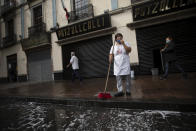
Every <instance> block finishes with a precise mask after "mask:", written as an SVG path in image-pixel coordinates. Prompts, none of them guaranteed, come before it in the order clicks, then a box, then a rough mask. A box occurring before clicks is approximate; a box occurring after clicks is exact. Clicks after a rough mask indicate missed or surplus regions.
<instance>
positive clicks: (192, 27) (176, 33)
mask: <svg viewBox="0 0 196 131" xmlns="http://www.w3.org/2000/svg"><path fill="white" fill-rule="evenodd" d="M132 12H133V13H132V15H133V22H131V23H129V24H128V27H129V28H130V29H131V30H135V31H136V39H137V47H138V56H139V66H138V67H137V69H138V72H139V73H140V74H150V69H151V68H159V70H161V69H162V63H161V54H160V48H163V46H164V43H165V38H166V37H167V36H168V35H170V36H172V37H173V39H174V41H175V43H176V44H175V48H176V55H177V57H178V62H179V64H180V65H182V67H183V68H184V70H185V71H187V72H195V71H196V53H195V49H196V44H195V43H196V24H195V23H196V1H195V0H159V1H158V0H157V1H156V0H132ZM169 71H170V72H177V70H176V69H174V68H171V69H170V70H169Z"/></svg>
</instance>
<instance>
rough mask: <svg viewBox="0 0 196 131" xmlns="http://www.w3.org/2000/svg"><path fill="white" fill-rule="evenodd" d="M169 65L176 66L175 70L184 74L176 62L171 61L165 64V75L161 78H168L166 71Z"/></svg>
mask: <svg viewBox="0 0 196 131" xmlns="http://www.w3.org/2000/svg"><path fill="white" fill-rule="evenodd" d="M169 64H174V65H175V66H176V68H177V69H178V70H179V71H180V72H181V73H182V74H184V73H185V72H184V70H183V69H182V67H181V66H180V65H179V64H178V62H177V61H172V62H171V63H169V62H166V63H165V73H164V75H163V77H167V76H168V71H169Z"/></svg>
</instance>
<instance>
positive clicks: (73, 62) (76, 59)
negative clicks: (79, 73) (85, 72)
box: [70, 56, 79, 70]
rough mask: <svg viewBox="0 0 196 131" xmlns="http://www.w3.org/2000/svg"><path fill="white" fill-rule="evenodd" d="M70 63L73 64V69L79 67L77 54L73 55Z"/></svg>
mask: <svg viewBox="0 0 196 131" xmlns="http://www.w3.org/2000/svg"><path fill="white" fill-rule="evenodd" d="M70 63H71V64H72V69H73V70H76V69H79V65H78V58H77V57H76V56H72V57H71V60H70Z"/></svg>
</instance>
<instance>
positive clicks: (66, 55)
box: [63, 44, 80, 80]
mask: <svg viewBox="0 0 196 131" xmlns="http://www.w3.org/2000/svg"><path fill="white" fill-rule="evenodd" d="M72 51H73V52H75V55H76V56H77V57H78V59H79V53H78V49H77V47H76V46H74V45H73V44H72V45H69V46H64V47H63V69H64V70H63V77H64V79H66V80H71V78H72V66H70V67H69V68H67V67H66V66H67V65H68V64H69V63H70V59H71V52H72ZM79 62H80V60H79ZM79 66H80V64H79Z"/></svg>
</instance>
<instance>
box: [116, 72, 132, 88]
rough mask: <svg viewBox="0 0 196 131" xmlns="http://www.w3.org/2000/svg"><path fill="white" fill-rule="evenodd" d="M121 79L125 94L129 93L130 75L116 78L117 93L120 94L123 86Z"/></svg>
mask: <svg viewBox="0 0 196 131" xmlns="http://www.w3.org/2000/svg"><path fill="white" fill-rule="evenodd" d="M123 77H124V78H125V83H126V85H125V86H126V92H130V89H131V81H130V75H123V76H122V75H121V76H116V81H117V89H118V92H122V91H123V85H122V78H123Z"/></svg>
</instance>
